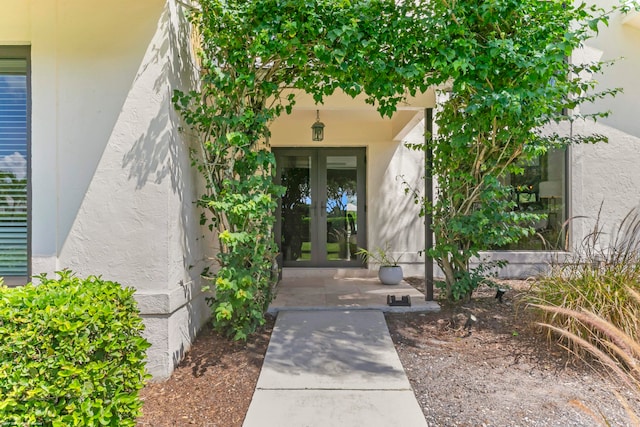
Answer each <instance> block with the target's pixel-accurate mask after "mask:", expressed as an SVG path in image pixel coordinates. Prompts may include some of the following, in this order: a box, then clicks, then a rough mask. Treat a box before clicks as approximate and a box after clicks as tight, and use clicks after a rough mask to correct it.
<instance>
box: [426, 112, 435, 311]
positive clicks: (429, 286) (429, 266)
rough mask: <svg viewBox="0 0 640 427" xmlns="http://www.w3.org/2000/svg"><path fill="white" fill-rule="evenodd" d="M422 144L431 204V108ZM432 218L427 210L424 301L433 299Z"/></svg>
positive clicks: (431, 203)
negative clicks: (423, 145) (430, 253)
mask: <svg viewBox="0 0 640 427" xmlns="http://www.w3.org/2000/svg"><path fill="white" fill-rule="evenodd" d="M424 126H425V133H424V144H425V165H424V172H425V173H424V191H425V197H426V199H427V203H428V204H429V206H433V176H432V170H433V146H432V141H433V108H425V110H424ZM432 222H433V219H432V217H431V212H429V211H427V212H426V213H425V216H424V243H425V253H424V282H425V289H426V292H425V296H424V299H425V301H433V258H432V257H431V256H430V255H429V251H430V250H431V249H432V248H433V230H432V228H431V225H432Z"/></svg>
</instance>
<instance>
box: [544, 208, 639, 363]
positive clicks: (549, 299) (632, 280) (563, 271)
mask: <svg viewBox="0 0 640 427" xmlns="http://www.w3.org/2000/svg"><path fill="white" fill-rule="evenodd" d="M605 236H609V237H610V240H609V241H608V242H607V241H603V238H604V237H605ZM536 291H537V292H536V294H535V299H534V300H533V302H535V303H538V304H541V305H548V306H553V307H561V308H564V309H569V310H575V311H585V310H586V311H589V312H591V313H593V314H594V315H596V316H597V317H599V318H601V319H603V320H605V321H607V322H610V323H611V324H612V325H614V326H615V327H617V328H619V329H620V330H622V332H624V333H625V334H628V335H629V336H630V337H631V338H632V339H634V340H636V341H638V340H640V303H638V301H637V300H636V299H635V298H634V297H633V295H632V292H640V215H638V212H637V211H636V210H632V211H631V212H630V213H629V214H627V216H626V217H625V218H624V220H623V221H622V223H621V224H620V226H619V228H618V229H617V230H616V231H615V232H614V233H613V234H612V235H607V234H605V233H604V231H603V230H602V226H601V225H600V221H599V218H598V219H597V220H596V223H595V226H594V228H593V231H592V232H591V233H590V234H589V236H587V237H586V238H585V239H584V241H583V242H582V246H581V247H580V248H577V249H576V250H575V251H574V252H573V253H572V255H571V257H570V258H569V259H568V260H564V261H563V262H558V263H555V264H554V265H552V266H551V273H550V274H549V275H547V276H546V277H543V278H541V279H540V280H539V281H538V282H537V286H536ZM541 314H542V316H543V319H542V320H543V321H544V323H550V324H552V325H555V326H558V327H560V328H562V329H564V330H567V331H569V332H571V333H573V334H575V335H577V336H578V337H581V338H585V339H589V340H591V341H592V342H595V339H594V338H589V337H590V336H591V335H592V333H593V330H592V329H591V328H590V326H589V325H585V324H584V322H581V321H579V320H578V319H576V318H575V317H574V316H561V315H558V314H557V313H553V312H549V311H543V312H541ZM598 336H599V335H598ZM569 345H570V346H572V348H573V349H574V350H575V351H577V352H581V350H582V346H574V345H573V344H572V343H571V342H569ZM599 345H600V344H599ZM605 347H606V346H605Z"/></svg>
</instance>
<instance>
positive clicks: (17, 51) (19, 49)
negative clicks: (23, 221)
mask: <svg viewBox="0 0 640 427" xmlns="http://www.w3.org/2000/svg"><path fill="white" fill-rule="evenodd" d="M0 58H2V59H22V60H25V61H26V63H27V72H26V89H27V110H26V113H27V117H26V119H27V137H26V144H27V147H26V148H27V150H26V151H27V159H26V160H27V266H26V267H27V277H26V278H25V279H26V281H29V280H31V277H32V270H31V268H32V266H31V264H32V262H31V253H32V252H31V246H32V245H31V241H32V228H33V227H32V215H31V208H32V203H31V199H32V183H31V181H32V174H31V145H32V141H31V108H32V103H31V101H32V99H31V46H29V45H0ZM22 277H23V276H5V284H8V285H11V284H12V283H7V279H9V280H11V279H15V280H17V281H20V278H22ZM12 281H13V280H12Z"/></svg>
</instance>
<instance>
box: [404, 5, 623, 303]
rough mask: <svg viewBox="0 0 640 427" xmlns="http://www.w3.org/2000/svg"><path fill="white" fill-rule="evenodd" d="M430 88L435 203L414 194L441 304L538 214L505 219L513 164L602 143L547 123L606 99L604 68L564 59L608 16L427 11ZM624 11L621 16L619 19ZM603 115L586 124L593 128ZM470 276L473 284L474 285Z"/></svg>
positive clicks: (548, 10) (464, 288) (531, 10)
mask: <svg viewBox="0 0 640 427" xmlns="http://www.w3.org/2000/svg"><path fill="white" fill-rule="evenodd" d="M431 7H432V8H431V17H430V18H429V20H430V22H431V25H430V26H431V27H432V28H437V29H438V30H437V31H434V32H432V33H431V34H430V35H429V37H430V38H431V40H430V42H429V43H430V44H431V45H432V46H433V48H434V50H435V51H437V55H436V57H435V58H434V59H433V61H432V63H431V65H432V67H433V68H434V70H438V72H437V73H435V76H434V77H435V78H434V83H439V84H445V85H446V86H447V90H444V91H442V92H441V93H442V97H443V99H442V101H441V102H440V103H439V111H438V112H437V115H436V121H435V122H436V126H437V132H436V133H435V134H434V135H432V139H431V141H429V142H428V143H425V144H415V145H413V146H412V148H415V149H418V150H432V152H433V168H432V170H431V171H430V172H431V173H432V174H433V176H434V177H436V180H437V184H438V185H437V192H436V195H435V202H433V203H431V201H428V200H426V199H424V198H422V197H421V196H420V195H419V194H418V193H417V192H415V191H413V189H408V192H411V193H413V194H414V195H417V198H416V202H417V203H420V204H421V205H422V208H423V209H422V214H429V215H431V216H432V219H433V231H434V240H435V245H434V247H433V248H432V249H431V250H430V255H431V256H432V257H433V258H434V259H435V260H436V262H437V264H438V265H439V267H440V268H441V269H442V271H443V273H444V276H445V281H444V283H442V287H443V290H444V291H445V294H446V295H447V297H448V298H450V299H462V298H468V297H470V296H471V293H472V292H473V290H474V289H475V288H476V287H477V286H478V285H479V284H480V283H482V282H483V280H484V277H485V275H486V273H487V271H489V270H492V269H491V268H490V267H491V266H492V265H493V266H498V267H499V266H500V265H499V264H496V263H495V262H494V263H493V264H491V263H489V264H487V265H481V266H480V267H479V268H478V269H476V270H470V269H469V261H470V259H471V258H473V257H478V256H479V252H480V251H481V250H487V249H490V248H492V247H496V246H502V245H506V244H509V243H516V242H517V241H518V240H520V239H521V238H523V237H525V236H527V235H530V234H532V233H534V229H533V227H532V224H534V223H535V222H537V221H539V220H540V219H541V215H539V214H534V213H530V212H526V211H519V210H516V209H514V208H515V205H516V203H515V201H514V199H513V197H512V191H513V189H512V188H511V186H510V185H509V184H507V183H506V182H505V180H504V177H505V176H506V175H507V174H522V173H524V169H523V168H522V167H521V166H520V164H521V163H518V160H520V159H532V158H535V157H537V156H540V155H542V154H544V153H546V152H547V151H548V150H549V149H551V148H560V149H562V148H565V147H566V146H568V145H569V144H572V143H595V142H599V141H605V140H606V138H605V137H604V136H602V135H595V134H593V135H574V136H573V137H572V138H569V136H568V135H560V134H557V133H552V132H550V131H549V130H548V129H549V128H548V125H549V124H553V123H560V122H565V123H568V122H569V121H574V120H578V119H585V118H587V117H584V116H581V115H580V113H579V109H578V107H579V106H580V105H581V104H583V103H585V102H591V101H593V100H596V99H599V98H602V97H605V96H610V95H615V93H616V92H617V91H618V90H617V89H612V90H605V91H601V92H598V91H594V89H595V84H596V82H595V80H590V79H589V78H584V77H585V75H586V76H589V77H591V76H593V75H594V74H597V73H599V72H601V71H602V68H603V66H604V65H606V64H604V63H602V62H598V61H595V62H589V63H576V62H573V61H571V60H568V59H569V58H570V57H571V55H572V54H573V53H574V52H575V51H576V50H577V49H579V48H581V47H582V46H583V43H584V42H585V41H586V40H587V39H588V38H590V37H592V36H593V35H594V34H595V33H596V32H597V29H598V27H599V26H600V25H604V24H606V23H607V21H608V18H609V16H610V15H611V13H612V12H613V11H614V10H617V9H613V10H608V11H605V10H603V9H600V8H598V7H595V6H592V7H587V6H586V5H585V4H580V3H574V2H563V1H539V0H500V1H484V0H474V1H464V2H456V1H447V0H436V1H433V2H431ZM628 7H629V5H622V6H621V10H623V11H625V10H627V8H628ZM605 114H606V113H598V114H593V115H591V116H590V117H588V118H590V119H594V120H595V119H597V118H599V117H602V116H603V115H605ZM479 273H481V274H479Z"/></svg>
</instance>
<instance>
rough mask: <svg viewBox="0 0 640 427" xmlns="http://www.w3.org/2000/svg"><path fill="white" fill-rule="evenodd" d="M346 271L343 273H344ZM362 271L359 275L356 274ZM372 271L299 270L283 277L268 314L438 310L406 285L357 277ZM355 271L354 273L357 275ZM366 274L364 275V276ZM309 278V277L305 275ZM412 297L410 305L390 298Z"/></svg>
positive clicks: (374, 278)
mask: <svg viewBox="0 0 640 427" xmlns="http://www.w3.org/2000/svg"><path fill="white" fill-rule="evenodd" d="M343 270H344V271H343ZM358 271H360V273H357V272H358ZM368 271H369V270H363V269H362V270H358V269H352V270H349V269H342V270H341V269H297V271H296V272H294V273H295V274H294V273H289V274H291V275H289V274H287V275H284V276H283V279H282V280H281V281H280V283H278V285H277V287H276V297H275V299H274V300H273V301H272V302H271V305H270V306H269V312H270V313H272V314H276V313H277V312H278V311H280V310H330V309H332V310H345V309H349V310H358V309H365V310H366V309H375V310H382V311H385V312H388V311H392V312H406V311H420V312H427V311H438V310H440V306H439V305H438V303H437V302H435V301H425V298H424V295H423V294H422V293H421V292H420V291H418V290H416V289H415V288H414V287H413V286H411V285H409V284H408V283H407V282H405V281H402V282H400V284H398V285H392V286H388V285H383V284H382V283H380V281H379V280H378V278H377V276H375V277H370V276H364V275H363V276H362V277H358V275H359V274H361V273H362V272H368ZM354 272H355V273H354ZM362 274H363V273H362ZM305 275H308V276H305ZM389 295H391V296H394V297H396V298H397V299H401V298H402V297H403V296H409V298H410V300H411V306H409V307H406V306H389V305H388V304H387V297H388V296H389Z"/></svg>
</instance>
